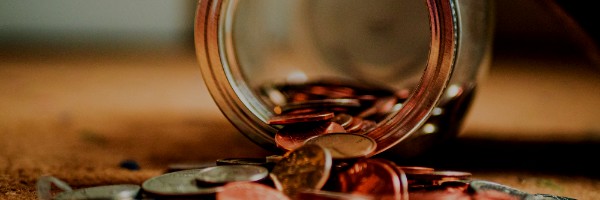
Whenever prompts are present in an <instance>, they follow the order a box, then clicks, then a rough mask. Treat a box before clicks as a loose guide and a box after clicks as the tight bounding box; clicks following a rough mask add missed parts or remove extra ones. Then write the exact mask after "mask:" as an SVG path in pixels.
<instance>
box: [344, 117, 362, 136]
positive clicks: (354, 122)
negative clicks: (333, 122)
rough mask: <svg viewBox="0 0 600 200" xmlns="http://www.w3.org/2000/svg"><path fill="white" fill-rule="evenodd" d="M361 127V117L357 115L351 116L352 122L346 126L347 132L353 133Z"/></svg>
mask: <svg viewBox="0 0 600 200" xmlns="http://www.w3.org/2000/svg"><path fill="white" fill-rule="evenodd" d="M362 127H363V119H362V118H359V117H354V118H352V123H351V124H350V125H349V126H348V128H346V131H347V132H348V133H355V132H358V131H360V130H361V129H362Z"/></svg>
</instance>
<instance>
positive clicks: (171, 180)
mask: <svg viewBox="0 0 600 200" xmlns="http://www.w3.org/2000/svg"><path fill="white" fill-rule="evenodd" d="M202 170H204V169H191V170H183V171H177V172H171V173H166V174H163V175H160V176H156V177H153V178H150V179H148V180H146V181H144V183H142V189H144V191H145V192H148V193H150V194H155V195H165V196H193V195H210V194H215V193H216V192H217V190H218V189H219V188H218V187H198V186H197V185H196V181H195V179H196V176H197V175H198V173H200V172H201V171H202Z"/></svg>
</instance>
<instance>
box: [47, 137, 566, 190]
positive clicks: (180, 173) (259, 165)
mask: <svg viewBox="0 0 600 200" xmlns="http://www.w3.org/2000/svg"><path fill="white" fill-rule="evenodd" d="M331 147H335V145H331V146H330V148H331ZM330 148H325V147H323V146H321V145H317V144H305V145H302V146H300V147H298V148H296V149H294V150H292V151H289V152H287V153H286V154H284V155H273V156H269V157H266V158H227V159H219V160H217V161H216V162H211V163H199V164H188V165H182V164H174V165H171V166H170V168H169V169H168V170H166V171H167V172H166V173H164V174H162V175H159V176H156V177H152V178H150V179H147V180H146V181H144V182H143V184H142V185H141V186H138V185H131V184H124V185H106V186H97V187H91V188H83V189H78V190H71V189H70V187H68V186H66V185H65V183H61V182H60V181H59V180H57V179H55V178H48V177H44V178H42V179H40V181H38V192H42V193H40V194H39V197H40V199H42V200H45V199H48V200H50V199H55V200H66V199H121V200H125V199H216V200H233V199H236V200H237V199H245V200H294V199H298V200H305V199H306V200H313V199H316V200H347V199H351V200H376V199H394V200H408V199H411V200H412V199H416V200H425V199H427V200H429V199H452V200H454V199H473V200H492V199H493V200H505V199H506V200H508V199H525V200H536V199H546V200H552V199H555V200H569V199H571V198H566V197H559V196H553V195H547V194H529V193H526V192H523V191H520V190H517V189H514V188H511V187H508V186H504V185H500V184H497V183H494V182H489V181H485V180H474V179H472V178H471V174H470V173H468V172H461V171H448V170H436V169H433V168H429V167H421V166H398V165H396V164H395V163H394V162H391V161H389V160H385V159H382V158H366V157H360V158H353V159H337V158H335V156H333V153H331V152H332V151H330V150H329V149H330ZM50 182H52V183H54V184H58V185H63V187H62V188H64V190H65V192H62V193H59V194H57V195H56V196H55V197H53V198H52V197H51V196H50V195H49V193H44V192H43V191H42V190H43V189H48V188H49V184H50Z"/></svg>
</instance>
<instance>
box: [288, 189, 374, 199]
mask: <svg viewBox="0 0 600 200" xmlns="http://www.w3.org/2000/svg"><path fill="white" fill-rule="evenodd" d="M295 199H310V200H375V197H373V196H369V195H362V194H351V193H341V192H331V191H324V190H302V191H300V192H298V194H297V195H296V198H295Z"/></svg>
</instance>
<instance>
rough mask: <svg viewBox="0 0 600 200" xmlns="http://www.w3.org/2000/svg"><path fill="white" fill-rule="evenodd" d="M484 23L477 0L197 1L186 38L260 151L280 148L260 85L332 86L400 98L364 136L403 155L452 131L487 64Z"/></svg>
mask: <svg viewBox="0 0 600 200" xmlns="http://www.w3.org/2000/svg"><path fill="white" fill-rule="evenodd" d="M492 17H493V12H492V7H491V2H490V1H476V0H458V1H442V0H437V1H434V0H429V1H425V2H420V1H409V0H405V1H392V0H389V1H388V0H382V1H376V2H370V3H368V4H366V3H365V2H364V1H358V0H330V1H318V0H312V1H308V0H303V1H300V0H298V1H279V0H256V1H236V0H224V1H200V4H199V5H198V10H197V13H196V27H195V40H196V50H197V56H198V60H199V63H200V66H201V69H202V73H203V77H204V80H205V82H206V84H207V86H208V88H209V90H210V92H211V95H212V96H213V99H214V100H215V102H216V103H217V105H218V106H219V107H220V109H221V110H222V111H223V113H224V114H225V116H226V117H227V118H228V119H229V120H230V121H231V122H232V123H233V124H234V125H235V126H236V127H237V128H238V129H240V131H241V132H242V133H243V134H245V135H246V136H247V137H248V138H250V139H251V140H252V141H254V142H256V143H257V144H259V145H260V146H263V147H265V148H267V149H272V150H275V151H277V150H279V148H277V145H276V144H275V141H274V135H275V133H276V132H277V131H278V130H279V129H280V127H276V126H269V125H267V124H266V123H267V121H268V119H269V118H270V117H272V116H274V115H276V114H277V113H276V111H274V109H273V108H274V107H277V106H280V104H282V103H281V102H277V101H270V98H269V97H268V95H264V91H261V89H264V86H265V85H273V84H277V83H283V84H303V83H310V82H315V81H322V80H329V81H331V80H336V81H337V80H341V82H352V83H353V84H355V85H369V86H372V85H377V86H381V87H382V88H386V89H388V90H389V91H392V93H394V95H396V96H404V97H403V98H404V100H405V101H397V102H396V104H395V105H394V106H392V110H391V111H390V114H389V116H388V117H383V118H381V119H380V120H378V122H377V125H378V126H377V128H375V129H374V131H373V132H376V133H378V134H376V135H378V137H379V138H381V139H379V140H378V145H379V146H382V148H380V149H379V150H378V151H377V152H376V153H381V152H383V151H387V152H392V153H394V154H397V155H403V156H411V155H417V154H418V153H419V152H421V151H422V150H424V149H427V148H428V147H429V146H431V145H433V144H435V143H437V142H440V141H444V140H446V139H448V138H453V137H455V136H456V134H457V133H458V132H459V130H460V129H459V128H460V124H461V123H462V120H463V119H464V116H465V113H466V111H467V109H468V108H469V105H470V100H471V98H472V97H473V94H474V91H475V90H476V85H477V82H478V79H480V77H481V76H482V74H483V73H485V68H487V65H488V64H489V56H490V46H491V43H490V42H491V32H492V30H491V29H492V25H491V20H492ZM436 66H437V68H436ZM435 69H437V70H435ZM430 76H431V77H433V78H431V77H430ZM265 96H267V97H266V98H265ZM409 119H410V120H409ZM405 121H409V122H405Z"/></svg>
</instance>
